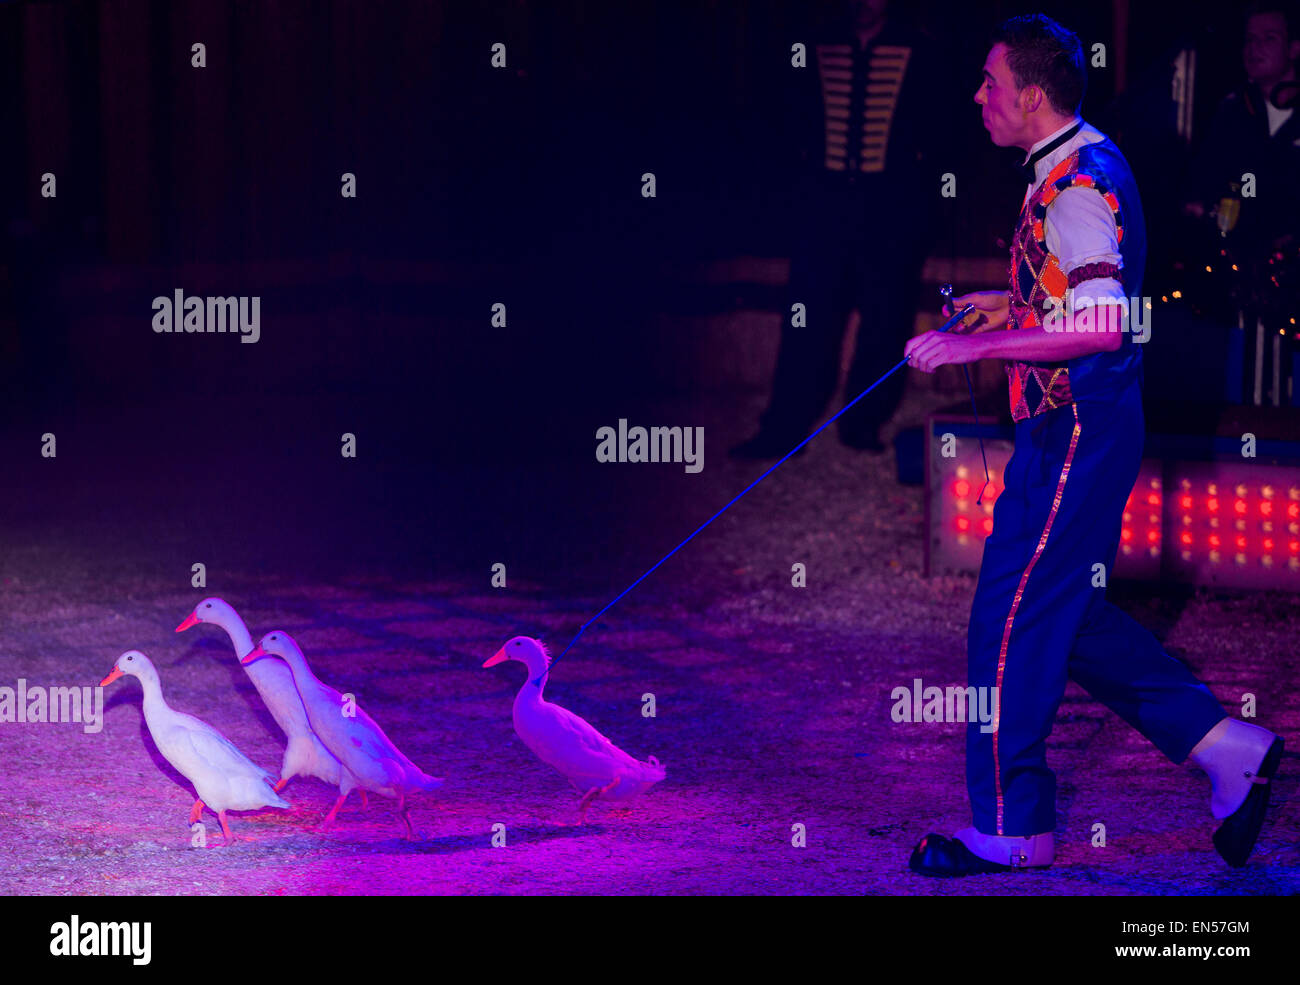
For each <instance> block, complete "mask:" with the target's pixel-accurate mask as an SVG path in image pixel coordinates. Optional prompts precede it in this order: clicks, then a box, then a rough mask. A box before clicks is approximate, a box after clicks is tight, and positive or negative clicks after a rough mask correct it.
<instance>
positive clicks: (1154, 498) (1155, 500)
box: [1147, 493, 1160, 506]
mask: <svg viewBox="0 0 1300 985" xmlns="http://www.w3.org/2000/svg"><path fill="white" fill-rule="evenodd" d="M1147 502H1148V503H1150V504H1151V505H1152V506H1159V505H1160V494H1159V493H1152V494H1151V495H1150V496H1148V497H1147Z"/></svg>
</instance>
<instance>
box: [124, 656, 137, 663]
mask: <svg viewBox="0 0 1300 985" xmlns="http://www.w3.org/2000/svg"><path fill="white" fill-rule="evenodd" d="M134 659H135V657H127V658H126V662H127V663H130V662H131V661H132V660H134Z"/></svg>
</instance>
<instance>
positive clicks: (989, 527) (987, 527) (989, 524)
mask: <svg viewBox="0 0 1300 985" xmlns="http://www.w3.org/2000/svg"><path fill="white" fill-rule="evenodd" d="M980 526H981V527H983V528H984V533H985V534H991V533H993V521H992V520H985V521H984V522H983V523H981V524H980Z"/></svg>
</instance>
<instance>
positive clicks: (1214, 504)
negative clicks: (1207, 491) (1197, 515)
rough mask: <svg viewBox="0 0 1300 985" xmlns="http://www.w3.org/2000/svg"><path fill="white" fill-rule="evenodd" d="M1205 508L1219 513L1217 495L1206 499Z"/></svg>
mask: <svg viewBox="0 0 1300 985" xmlns="http://www.w3.org/2000/svg"><path fill="white" fill-rule="evenodd" d="M1205 508H1206V509H1207V510H1209V511H1210V512H1211V513H1218V512H1219V501H1218V500H1217V499H1216V498H1215V497H1213V496H1211V497H1210V498H1209V499H1207V500H1206V501H1205Z"/></svg>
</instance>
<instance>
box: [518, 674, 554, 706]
mask: <svg viewBox="0 0 1300 985" xmlns="http://www.w3.org/2000/svg"><path fill="white" fill-rule="evenodd" d="M524 666H526V667H527V668H528V679H527V680H525V681H524V686H523V687H522V688H520V689H519V694H518V696H517V697H516V698H515V703H516V704H541V702H542V700H543V699H542V692H543V691H545V690H546V680H547V678H548V677H549V676H550V675H549V672H548V671H547V669H546V668H545V667H534V666H533V665H532V664H525V665H524Z"/></svg>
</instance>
